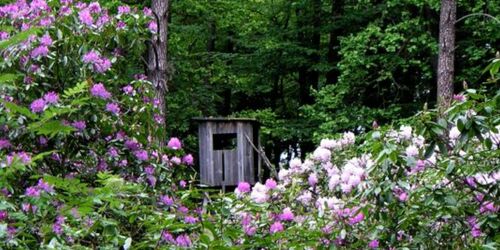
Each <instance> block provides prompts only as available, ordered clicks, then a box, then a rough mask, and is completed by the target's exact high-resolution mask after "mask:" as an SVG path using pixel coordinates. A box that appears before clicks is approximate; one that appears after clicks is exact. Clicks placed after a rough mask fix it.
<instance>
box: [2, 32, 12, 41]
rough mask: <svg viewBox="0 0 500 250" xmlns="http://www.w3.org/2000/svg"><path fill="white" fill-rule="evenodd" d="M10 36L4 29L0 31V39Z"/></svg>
mask: <svg viewBox="0 0 500 250" xmlns="http://www.w3.org/2000/svg"><path fill="white" fill-rule="evenodd" d="M9 37H10V34H9V33H7V32H5V31H0V41H2V40H6V39H8V38H9Z"/></svg>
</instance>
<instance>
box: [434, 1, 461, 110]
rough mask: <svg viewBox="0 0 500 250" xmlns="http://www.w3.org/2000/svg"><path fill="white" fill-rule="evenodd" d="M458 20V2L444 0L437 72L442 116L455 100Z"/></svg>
mask: <svg viewBox="0 0 500 250" xmlns="http://www.w3.org/2000/svg"><path fill="white" fill-rule="evenodd" d="M456 19H457V3H456V1H455V0H442V1H441V15H440V18H439V58H438V70H437V106H438V110H439V113H440V114H442V113H443V112H444V110H446V109H447V108H448V107H449V106H450V104H451V100H452V98H453V75H454V71H455V69H454V67H455V66H454V61H455V51H454V50H455V21H456Z"/></svg>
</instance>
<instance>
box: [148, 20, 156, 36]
mask: <svg viewBox="0 0 500 250" xmlns="http://www.w3.org/2000/svg"><path fill="white" fill-rule="evenodd" d="M148 29H149V31H151V33H156V32H158V25H157V24H156V21H154V20H151V21H150V22H149V23H148Z"/></svg>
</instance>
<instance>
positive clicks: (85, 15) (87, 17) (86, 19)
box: [78, 9, 94, 26]
mask: <svg viewBox="0 0 500 250" xmlns="http://www.w3.org/2000/svg"><path fill="white" fill-rule="evenodd" d="M78 19H79V20H80V22H81V23H83V24H85V25H87V26H92V25H93V24H94V18H93V17H92V14H90V10H89V9H83V10H80V12H78Z"/></svg>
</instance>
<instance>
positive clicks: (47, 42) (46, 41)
mask: <svg viewBox="0 0 500 250" xmlns="http://www.w3.org/2000/svg"><path fill="white" fill-rule="evenodd" d="M39 41H40V45H43V46H47V47H49V46H51V45H52V38H51V37H50V35H49V34H45V35H43V36H42V37H40V39H39Z"/></svg>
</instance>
